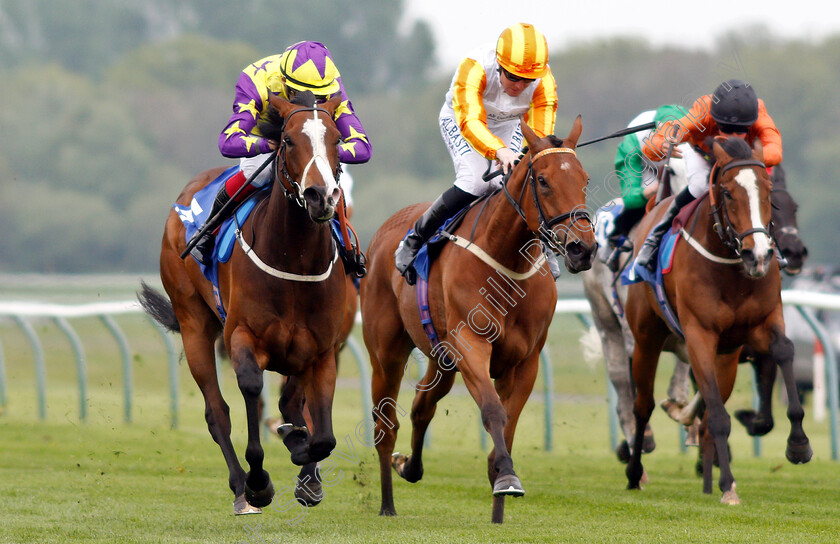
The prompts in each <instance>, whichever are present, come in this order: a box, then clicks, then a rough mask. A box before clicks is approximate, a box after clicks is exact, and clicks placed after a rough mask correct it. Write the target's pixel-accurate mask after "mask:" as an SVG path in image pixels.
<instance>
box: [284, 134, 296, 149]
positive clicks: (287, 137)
mask: <svg viewBox="0 0 840 544" xmlns="http://www.w3.org/2000/svg"><path fill="white" fill-rule="evenodd" d="M283 143H284V144H286V145H287V146H289V147H291V146H293V145H295V143H294V142H293V141H292V139H291V138H290V137H289V136H284V137H283Z"/></svg>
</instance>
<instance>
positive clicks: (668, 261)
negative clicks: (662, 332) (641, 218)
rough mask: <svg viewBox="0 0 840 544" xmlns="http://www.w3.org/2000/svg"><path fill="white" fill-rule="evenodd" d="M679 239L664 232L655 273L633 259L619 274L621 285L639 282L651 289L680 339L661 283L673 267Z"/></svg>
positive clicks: (680, 333) (673, 234)
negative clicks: (644, 283) (646, 284)
mask: <svg viewBox="0 0 840 544" xmlns="http://www.w3.org/2000/svg"><path fill="white" fill-rule="evenodd" d="M679 238H680V235H679V233H678V232H677V233H674V232H672V231H671V230H669V231H668V232H666V233H665V236H663V237H662V242H660V244H659V253H658V254H657V255H658V257H657V259H656V271H655V272H651V271H650V270H648V269H647V268H645V267H643V266H639V265H638V264H637V263H636V260H635V259H633V261H632V262H631V263H630V264H629V265H628V266H627V267H626V268H625V269H624V271H623V272H622V273H621V284H622V285H630V284H633V283H639V282H641V281H644V282H646V283H648V284H649V285H650V286H651V288H653V292H654V294H655V295H656V301H657V302H658V303H659V306H660V307H661V308H662V313H663V314H664V315H665V319H666V320H667V322H668V324H669V325H670V326H671V328H672V329H673V330H674V331H675V332H676V333H677V334H679V335H680V337H682V336H683V331H682V327H680V321H679V318H678V317H677V314H676V312H674V309H673V308H672V307H671V304H670V303H669V302H668V296H667V294H666V293H665V285H664V283H663V281H662V279H663V276H664V275H665V274H667V273H669V272H670V271H671V268H672V266H673V259H674V249H675V248H676V245H677V241H678V240H679Z"/></svg>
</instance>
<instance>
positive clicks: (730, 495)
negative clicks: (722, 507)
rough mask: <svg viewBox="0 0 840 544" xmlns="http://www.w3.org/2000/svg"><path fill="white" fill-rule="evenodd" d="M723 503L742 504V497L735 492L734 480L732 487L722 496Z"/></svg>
mask: <svg viewBox="0 0 840 544" xmlns="http://www.w3.org/2000/svg"><path fill="white" fill-rule="evenodd" d="M720 502H721V504H741V499H740V498H739V497H738V494H737V493H735V482H732V489H730V490H729V491H727V492H726V493H724V494H723V497H721V498H720Z"/></svg>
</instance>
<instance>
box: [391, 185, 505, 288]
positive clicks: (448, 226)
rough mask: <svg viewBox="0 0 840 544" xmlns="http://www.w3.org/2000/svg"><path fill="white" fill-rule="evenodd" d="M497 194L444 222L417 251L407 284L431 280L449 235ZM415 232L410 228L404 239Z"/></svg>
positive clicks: (477, 199) (476, 202)
mask: <svg viewBox="0 0 840 544" xmlns="http://www.w3.org/2000/svg"><path fill="white" fill-rule="evenodd" d="M495 193H496V191H493V192H490V193H486V194H484V195H482V196H480V197H478V198H476V199H475V200H473V201H472V202H471V203H470V204H468V205H467V206H465V207H463V208H461V210H459V211H458V212H457V213H455V215H453V216H452V217H450V218H448V219H447V220H446V221H444V222H443V225H442V226H441V227H440V228H438V230H437V231H436V232H435V234H434V235H432V236H431V237H430V238H429V239H428V240H426V243H425V244H423V246H422V247H421V248H420V249H419V250H418V251H417V255H416V256H415V257H414V262H412V263H411V265H409V267H408V269H407V270H406V273H405V281H406V283H408V284H409V285H414V284H415V283H416V282H417V278H418V277H420V278H423V279H424V280H426V281H428V280H429V270H430V269H431V266H432V262H434V260H435V259H437V257H438V255H440V252H441V251H442V250H443V246H444V245H445V244H446V242H448V241H449V235H450V234H451V233H453V232H454V231H455V230H457V229H458V227H460V226H461V223H463V222H464V217H466V215H467V213H468V212H469V211H470V210H471V209H472V208H473V207H475V206H476V205H478V204H479V203H480V202H485V201H486V200H487V199H488V198H490V197H491V196H492V195H493V194H495ZM413 232H414V229H413V228H409V229H408V231H406V233H405V236H404V237H403V239H405V238H407V237H408V235H410V234H411V233H413Z"/></svg>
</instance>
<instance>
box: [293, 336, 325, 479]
mask: <svg viewBox="0 0 840 544" xmlns="http://www.w3.org/2000/svg"><path fill="white" fill-rule="evenodd" d="M335 373H336V369H335V352H334V351H333V350H331V349H330V350H327V351H326V352H325V353H324V354H322V355H321V356H320V357H319V358H318V360H317V361H316V362H315V364H314V365H313V366H312V367H311V369H310V370H309V371H307V372H306V373H305V374H304V376H305V378H303V385H304V392H305V396H306V406H307V408H308V409H309V414H310V416H311V417H312V426H313V427H314V429H312V430H311V436H310V438H309V444H308V445H307V448H306V451H305V452H304V454H303V455H298V456H295V455H292V462H293V463H295V464H296V465H305V464H307V463H317V462H318V461H321V460H323V459H326V458H327V457H328V456H329V455H330V453H331V452H332V450H333V449H334V448H335V444H336V442H335V435H334V434H333V425H332V404H333V396H334V395H335Z"/></svg>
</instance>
